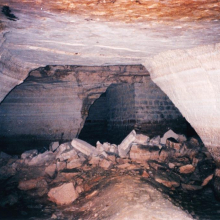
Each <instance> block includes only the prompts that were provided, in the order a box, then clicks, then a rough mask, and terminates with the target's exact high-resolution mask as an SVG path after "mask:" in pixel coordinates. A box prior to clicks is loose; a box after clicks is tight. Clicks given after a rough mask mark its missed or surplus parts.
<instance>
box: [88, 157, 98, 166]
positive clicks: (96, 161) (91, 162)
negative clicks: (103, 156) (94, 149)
mask: <svg viewBox="0 0 220 220" xmlns="http://www.w3.org/2000/svg"><path fill="white" fill-rule="evenodd" d="M99 161H100V157H92V158H91V160H90V161H89V164H92V165H98V164H99Z"/></svg>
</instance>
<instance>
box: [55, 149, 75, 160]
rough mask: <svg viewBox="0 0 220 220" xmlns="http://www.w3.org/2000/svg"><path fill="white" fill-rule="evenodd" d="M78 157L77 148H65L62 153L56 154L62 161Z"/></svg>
mask: <svg viewBox="0 0 220 220" xmlns="http://www.w3.org/2000/svg"><path fill="white" fill-rule="evenodd" d="M77 158H78V154H77V152H76V150H75V149H68V150H65V151H63V152H62V153H61V154H58V155H57V156H56V159H59V160H60V161H65V160H71V159H77Z"/></svg>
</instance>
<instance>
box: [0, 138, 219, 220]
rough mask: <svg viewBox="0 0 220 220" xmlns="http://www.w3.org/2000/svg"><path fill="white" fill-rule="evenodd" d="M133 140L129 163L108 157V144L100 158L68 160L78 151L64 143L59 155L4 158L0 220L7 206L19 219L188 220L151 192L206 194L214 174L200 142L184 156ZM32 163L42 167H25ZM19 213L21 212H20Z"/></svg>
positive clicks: (1, 162)
mask: <svg viewBox="0 0 220 220" xmlns="http://www.w3.org/2000/svg"><path fill="white" fill-rule="evenodd" d="M135 139H136V135H135V136H134V140H133V142H131V144H132V147H131V150H130V151H129V153H128V155H127V157H126V158H124V156H122V157H123V158H121V157H119V155H118V154H116V153H115V152H114V153H113V152H110V151H109V150H110V148H111V146H114V150H115V148H118V146H117V145H113V144H110V143H105V144H101V143H98V146H99V150H98V149H97V152H98V154H90V156H87V155H85V154H83V153H82V152H80V151H78V150H76V152H77V154H74V157H68V156H67V155H68V153H69V155H72V154H71V151H72V150H74V149H73V146H71V145H70V143H64V144H61V145H60V146H59V147H58V148H57V150H56V151H55V152H52V151H50V152H49V153H48V151H46V152H45V153H39V154H38V155H35V156H33V158H29V159H28V158H24V159H22V158H13V157H7V158H0V166H1V167H0V182H1V187H2V188H4V190H1V191H0V195H1V197H0V214H1V209H2V210H3V211H4V212H3V213H5V215H6V213H7V215H12V214H13V212H9V213H8V212H7V207H8V206H9V207H10V209H11V210H14V207H15V213H17V214H16V216H17V218H18V217H19V216H23V215H25V214H24V211H23V210H26V211H25V213H28V215H30V217H32V218H34V219H35V218H37V215H39V216H38V217H39V218H40V216H41V217H42V214H43V215H44V217H45V218H47V219H49V218H58V219H59V218H60V219H65V218H69V217H70V215H71V217H74V218H75V219H77V218H79V217H80V218H82V219H104V218H105V216H108V217H107V218H108V219H123V218H127V217H128V216H132V218H134V219H136V218H138V219H146V216H148V217H149V216H151V217H150V218H158V219H181V218H183V219H187V218H189V219H190V218H191V217H190V216H189V215H188V214H186V213H184V212H183V211H181V210H180V209H179V208H177V207H175V206H173V205H172V204H171V203H170V202H169V201H168V200H166V199H164V198H163V196H162V195H161V193H159V192H158V191H156V189H155V188H153V187H152V186H154V187H156V188H158V189H159V190H160V191H161V190H162V191H164V192H168V194H169V197H168V198H170V195H174V194H175V193H176V194H177V195H182V193H186V194H187V193H188V194H189V192H190V194H192V195H193V193H194V192H195V191H197V190H201V189H203V187H204V186H206V185H208V184H209V183H210V181H211V180H212V178H213V172H214V168H215V165H214V162H213V160H212V157H211V156H210V154H209V153H208V151H207V150H206V148H205V147H204V146H203V145H200V144H199V145H198V143H199V142H198V141H196V139H194V140H193V141H192V140H190V141H186V142H183V143H182V146H181V147H182V148H183V150H182V148H181V151H176V150H174V149H173V148H171V147H168V146H166V147H163V148H162V149H160V148H159V147H158V146H151V145H148V144H149V143H150V142H149V141H148V142H147V144H146V143H145V144H144V145H140V144H137V143H135ZM129 143H130V142H129ZM81 144H82V142H81ZM85 144H86V146H87V143H85ZM193 144H194V145H193ZM102 146H105V149H106V151H105V149H104V147H102ZM100 149H101V151H100ZM74 151H75V150H74ZM134 152H135V153H134ZM103 153H105V154H106V157H104V156H103V155H104V154H103ZM62 154H65V156H66V157H65V158H66V159H65V160H64V161H59V159H58V158H57V159H56V156H57V155H59V156H62ZM48 155H50V156H49V157H47V156H48ZM75 156H77V158H76V157H75ZM155 157H156V159H155ZM32 160H33V161H40V162H37V163H34V165H33V164H29V163H27V161H32ZM192 168H193V169H192ZM217 174H218V171H216V176H217ZM215 180H216V177H215ZM149 184H151V185H152V186H150V185H149ZM171 192H172V193H171ZM188 194H187V195H188ZM21 201H22V202H21ZM48 201H52V202H53V203H56V204H57V206H54V204H53V203H48ZM178 201H181V198H178ZM68 204H69V205H68ZM98 204H99V205H98ZM62 205H65V206H64V207H62ZM21 206H22V207H21ZM16 207H20V208H19V211H16V210H17V209H16ZM95 207H96V208H95ZM214 207H215V206H214ZM167 209H169V211H167ZM30 210H41V211H39V212H37V213H38V214H37V215H36V216H33V215H35V214H36V212H33V213H32V212H31V211H30ZM137 210H138V211H137ZM155 210H156V211H155ZM216 210H218V209H216ZM161 213H163V215H161ZM214 213H216V212H214ZM26 215H27V214H26ZM215 215H217V214H215ZM109 216H110V217H109ZM21 219H22V217H21Z"/></svg>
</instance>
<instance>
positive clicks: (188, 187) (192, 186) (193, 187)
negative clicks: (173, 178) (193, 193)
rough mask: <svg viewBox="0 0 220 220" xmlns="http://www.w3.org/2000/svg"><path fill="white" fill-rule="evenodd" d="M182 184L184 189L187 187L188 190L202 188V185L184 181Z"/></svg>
mask: <svg viewBox="0 0 220 220" xmlns="http://www.w3.org/2000/svg"><path fill="white" fill-rule="evenodd" d="M181 186H182V187H183V189H186V190H200V189H202V186H198V185H189V184H184V183H182V184H181Z"/></svg>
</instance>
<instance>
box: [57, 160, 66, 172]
mask: <svg viewBox="0 0 220 220" xmlns="http://www.w3.org/2000/svg"><path fill="white" fill-rule="evenodd" d="M64 169H66V162H60V161H57V171H61V170H64Z"/></svg>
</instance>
